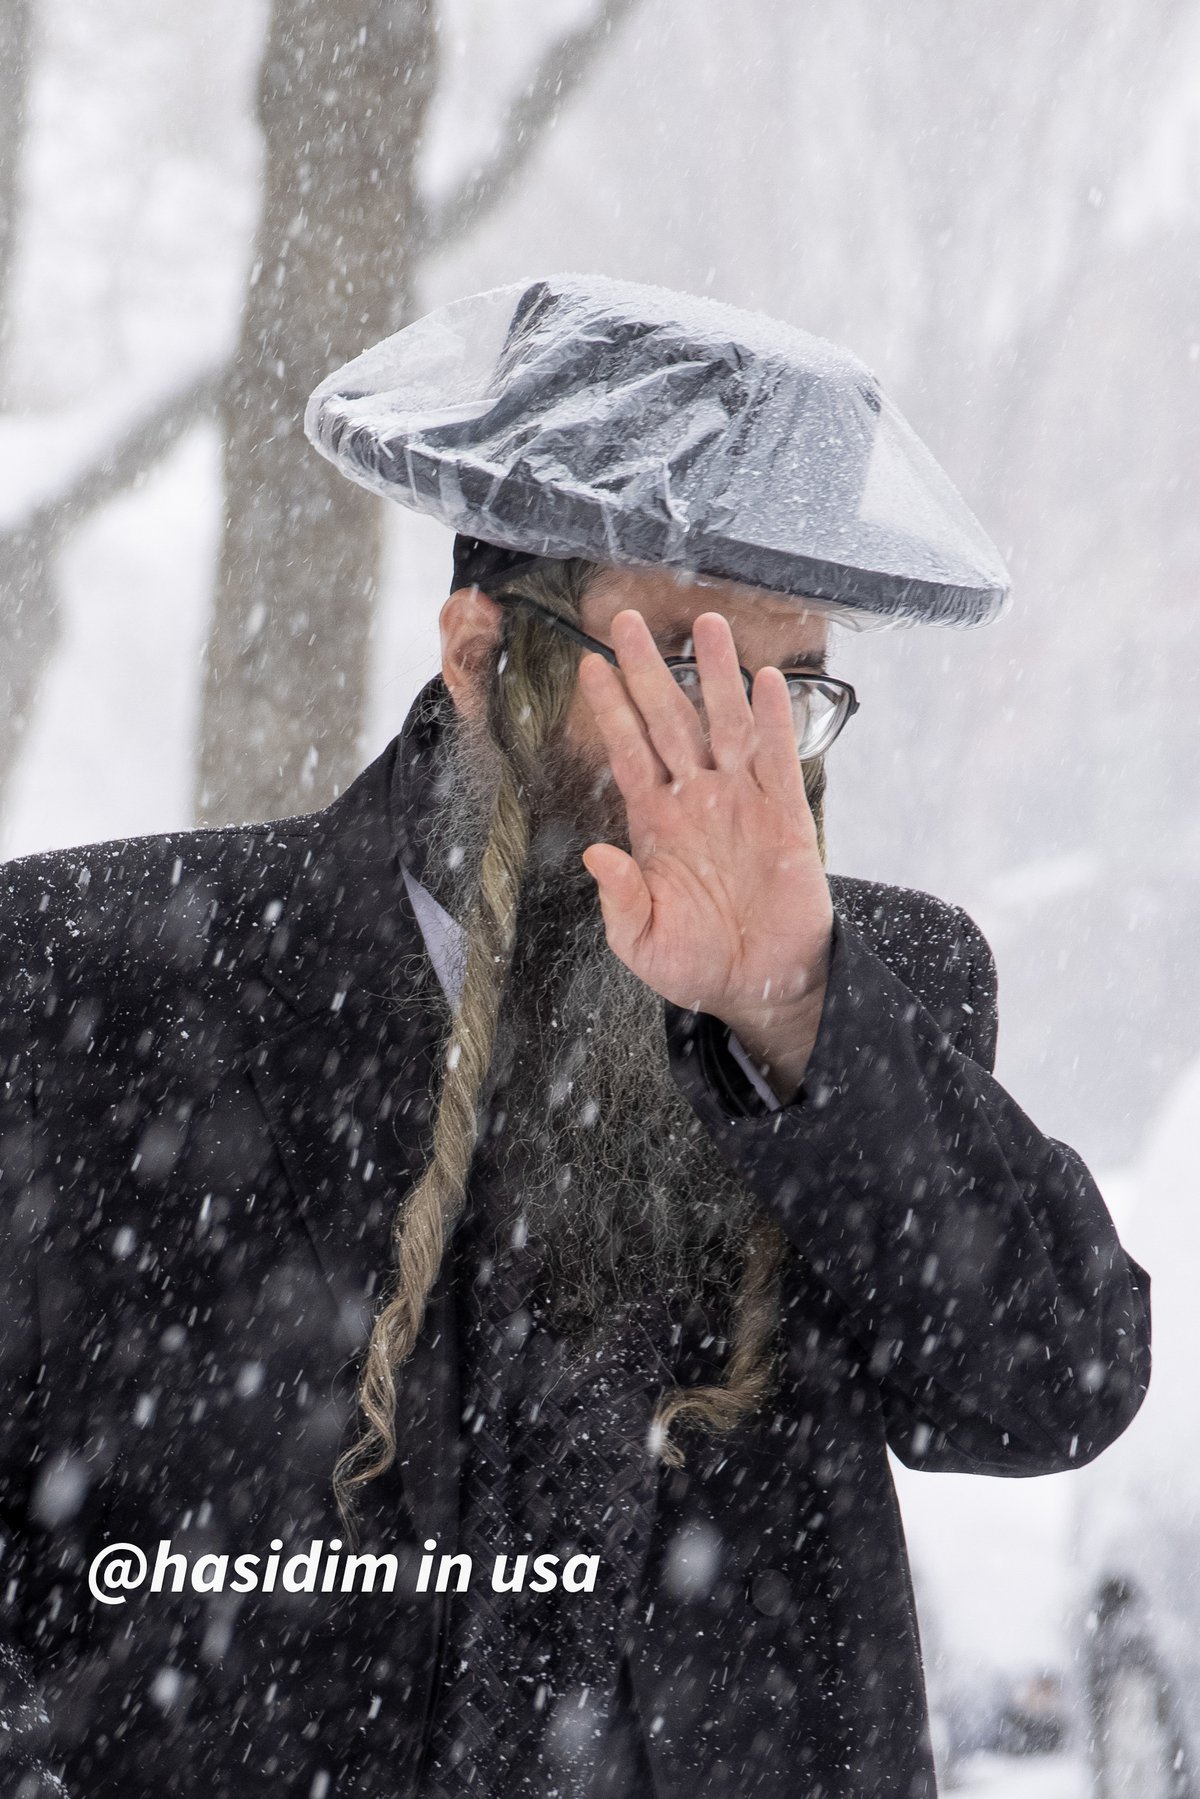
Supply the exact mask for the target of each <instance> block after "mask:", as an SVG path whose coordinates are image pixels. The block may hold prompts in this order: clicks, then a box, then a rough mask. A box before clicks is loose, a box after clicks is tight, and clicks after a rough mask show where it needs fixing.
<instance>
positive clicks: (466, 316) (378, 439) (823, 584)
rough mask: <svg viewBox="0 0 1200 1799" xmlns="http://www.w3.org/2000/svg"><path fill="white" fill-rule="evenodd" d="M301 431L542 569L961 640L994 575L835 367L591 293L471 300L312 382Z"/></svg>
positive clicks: (678, 310) (627, 291)
mask: <svg viewBox="0 0 1200 1799" xmlns="http://www.w3.org/2000/svg"><path fill="white" fill-rule="evenodd" d="M305 430H306V431H307V433H308V436H309V438H310V439H311V441H312V442H313V443H314V444H315V446H316V447H317V449H318V450H320V451H321V453H322V454H323V455H325V456H327V457H328V458H329V459H330V461H332V462H333V463H335V464H336V466H337V467H338V468H339V469H340V470H341V471H342V473H343V474H345V475H348V476H349V477H350V479H351V480H353V481H357V482H359V483H360V484H361V485H362V486H364V487H368V488H370V489H371V490H372V491H373V492H375V493H379V494H383V495H385V496H386V497H388V498H390V499H394V500H398V501H400V502H401V503H402V504H403V505H406V506H413V507H416V508H417V509H418V510H419V511H421V512H428V513H431V514H433V516H434V517H436V518H438V519H440V520H441V521H442V522H443V523H444V524H446V525H449V526H450V527H451V528H452V529H454V530H455V531H460V532H464V533H466V534H468V535H470V536H473V537H479V538H483V539H485V540H486V541H487V542H489V543H494V544H499V545H502V546H503V547H505V548H507V549H512V550H520V551H525V552H527V553H529V554H534V555H541V556H586V557H588V558H589V559H591V560H594V561H598V562H604V563H609V564H613V565H616V566H622V567H624V566H632V567H637V566H646V565H655V564H665V565H667V566H670V567H674V568H679V569H687V570H691V571H692V572H694V573H696V574H701V575H708V576H710V577H714V578H718V579H724V580H731V581H740V582H746V583H749V584H750V585H752V586H757V587H764V588H770V589H772V590H773V591H775V592H777V593H787V594H794V595H796V596H797V597H798V598H803V597H811V598H814V599H822V600H826V601H832V602H835V603H840V604H842V605H850V606H853V607H855V608H856V609H860V610H862V611H864V612H867V613H872V614H874V615H876V617H878V618H880V619H891V620H895V621H897V622H899V621H901V620H909V621H916V622H923V623H939V624H962V625H975V624H983V623H986V622H987V621H988V620H990V619H992V618H995V617H996V616H997V615H998V614H999V613H1000V612H1001V611H1002V610H1003V608H1004V605H1005V602H1006V600H1007V596H1008V585H1009V584H1008V575H1007V572H1006V570H1005V567H1004V564H1003V562H1002V561H1001V558H1000V555H999V553H998V552H997V550H996V549H995V547H994V545H993V544H992V543H991V542H990V540H989V539H988V537H987V536H986V534H985V533H984V531H983V529H982V527H981V526H980V524H979V523H978V521H977V520H976V518H975V517H974V515H973V514H972V513H971V512H970V511H969V510H968V508H967V506H966V505H965V504H964V502H963V501H962V499H961V498H960V497H959V495H958V493H957V492H956V491H955V489H954V487H953V486H952V485H951V483H950V481H949V480H948V478H947V477H946V475H945V474H944V473H943V471H942V470H941V468H940V467H939V466H938V464H937V463H936V462H935V460H934V458H933V457H932V456H931V455H930V453H929V451H928V450H927V449H926V448H925V446H924V444H923V443H922V442H921V440H920V439H919V438H918V437H917V435H916V433H915V432H914V431H913V430H912V428H911V427H910V426H909V425H908V424H907V423H906V422H905V420H904V419H903V417H902V416H901V415H900V413H899V412H898V411H897V410H896V408H895V407H894V406H893V405H892V404H891V403H890V402H889V401H888V400H887V399H886V398H885V396H884V395H883V394H882V393H881V391H880V388H879V384H878V382H877V381H876V379H875V377H874V376H873V375H872V374H871V372H870V371H869V370H868V369H867V368H866V367H865V366H864V365H863V364H862V363H861V362H859V361H858V359H857V358H856V357H854V356H852V355H850V354H849V353H848V352H847V351H845V350H842V349H839V348H838V347H837V346H836V345H834V344H831V343H828V342H826V341H825V340H824V339H823V338H819V337H812V336H810V335H809V334H808V333H807V332H804V331H799V330H796V329H794V328H793V327H791V326H787V325H783V324H780V323H777V322H776V321H775V320H772V319H768V318H765V317H763V316H762V315H760V314H757V313H749V312H743V311H740V310H739V309H737V308H735V307H732V306H725V305H722V304H721V303H719V302H717V301H714V300H708V299H699V298H695V297H692V296H690V295H686V294H676V293H670V292H668V291H667V290H665V289H663V288H655V287H643V286H640V285H636V284H634V283H631V282H623V281H611V280H607V279H604V278H601V277H596V276H579V275H564V276H554V277H549V278H546V279H540V280H535V281H524V282H520V283H516V284H514V285H512V286H507V287H498V288H493V289H491V290H490V291H489V292H487V293H481V294H473V295H471V296H470V297H469V298H467V299H463V300H457V301H455V302H453V303H452V304H451V305H448V306H444V307H441V308H440V309H439V310H438V311H436V312H432V313H430V314H428V315H427V316H426V317H425V318H423V319H419V320H418V321H417V322H416V323H415V324H413V325H410V326H408V327H407V328H406V329H405V330H403V331H399V332H397V333H396V334H395V335H394V336H393V337H389V338H386V339H385V340H384V341H383V342H382V343H378V344H376V345H375V346H374V347H373V348H371V349H369V350H366V351H364V353H363V354H362V355H361V356H358V357H356V358H355V359H354V361H353V362H349V363H347V364H346V365H345V366H344V367H343V368H341V369H338V370H336V371H335V373H333V374H332V375H330V376H329V377H328V378H327V379H326V380H325V381H323V382H322V383H321V385H320V386H319V387H318V388H317V389H316V391H315V392H314V394H313V395H312V397H311V399H310V400H309V403H308V408H307V412H306V415H305Z"/></svg>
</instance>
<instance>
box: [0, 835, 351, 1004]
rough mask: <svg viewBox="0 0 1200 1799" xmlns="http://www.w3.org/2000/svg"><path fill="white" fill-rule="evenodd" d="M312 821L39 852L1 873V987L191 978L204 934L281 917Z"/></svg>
mask: <svg viewBox="0 0 1200 1799" xmlns="http://www.w3.org/2000/svg"><path fill="white" fill-rule="evenodd" d="M315 817H316V815H304V816H300V817H297V818H291V819H283V820H276V821H273V822H270V823H266V824H253V825H241V826H234V827H228V828H221V829H213V830H207V829H196V830H188V831H177V832H168V833H163V834H161V835H154V836H146V837H127V838H119V839H114V840H113V841H111V842H107V843H90V844H83V845H81V846H79V847H77V848H71V849H60V850H48V851H43V852H40V853H38V854H36V855H30V856H23V857H19V858H17V859H15V860H13V861H10V862H6V863H4V864H0V940H2V941H3V945H4V950H3V952H2V954H3V977H2V978H3V983H4V985H5V986H6V987H8V988H9V989H10V990H11V988H12V986H13V985H14V984H24V985H30V984H31V985H32V986H34V987H37V986H38V985H39V984H41V983H42V982H44V981H45V980H46V978H47V977H48V976H49V975H50V974H51V972H53V974H54V975H55V976H56V977H58V978H65V979H67V980H69V981H71V980H83V981H85V982H88V981H89V979H94V978H95V977H97V976H103V977H105V978H112V977H114V976H116V975H119V974H123V975H124V976H126V977H128V976H129V975H130V974H131V973H132V972H133V970H134V969H135V968H137V967H139V966H145V965H150V966H152V967H154V968H155V969H156V970H157V971H158V972H159V973H160V974H162V975H165V974H166V972H167V971H168V970H169V969H170V968H172V967H174V968H178V969H179V970H180V971H183V970H184V969H189V968H190V969H194V968H195V967H196V965H197V963H198V962H200V961H203V960H204V959H205V956H204V949H205V947H206V945H207V943H208V940H209V938H210V936H211V935H212V932H213V929H214V926H215V925H217V922H218V921H221V928H222V929H224V930H228V929H229V928H230V926H231V925H232V926H234V927H235V928H237V927H240V928H241V929H243V930H250V931H252V930H253V929H254V926H255V925H256V924H257V923H259V922H260V921H262V920H265V921H266V922H269V918H270V909H271V906H272V903H273V902H274V903H276V904H277V905H278V906H279V908H280V909H282V906H283V904H284V902H286V899H287V895H288V892H289V889H290V886H291V883H292V881H293V880H294V878H295V874H296V871H297V869H298V867H299V866H300V865H301V864H302V862H303V858H304V853H305V848H306V845H307V844H308V843H309V842H310V841H311V836H312V831H313V820H314V819H315Z"/></svg>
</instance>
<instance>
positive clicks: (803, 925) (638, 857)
mask: <svg viewBox="0 0 1200 1799" xmlns="http://www.w3.org/2000/svg"><path fill="white" fill-rule="evenodd" d="M692 635H693V643H694V646H695V656H696V661H697V664H698V668H699V675H700V683H701V692H702V696H703V702H704V715H705V717H706V718H707V724H708V730H707V735H706V732H705V726H704V719H703V718H702V717H701V714H700V712H699V710H698V709H697V708H696V707H695V706H694V705H693V703H692V702H691V700H689V699H688V697H687V695H686V694H685V693H684V692H683V691H682V690H681V688H680V687H679V686H678V685H677V684H676V682H675V681H674V679H673V678H672V676H671V674H670V671H669V670H668V669H667V667H666V664H665V663H664V662H663V659H662V657H661V656H660V654H659V651H658V646H657V645H656V644H655V642H654V639H653V637H652V636H651V633H650V629H649V627H648V625H647V624H646V621H645V619H644V618H643V617H642V615H641V614H640V613H639V612H635V611H626V612H619V613H618V614H617V615H616V617H615V618H614V619H613V622H612V643H613V648H614V650H615V651H616V653H617V658H618V661H619V665H620V667H619V670H618V669H615V668H613V667H612V666H611V664H609V663H607V662H606V661H605V660H604V658H603V657H602V656H598V655H595V654H590V655H586V656H584V658H583V660H582V663H581V665H580V671H579V680H580V687H581V690H582V692H583V694H584V697H585V698H586V700H587V701H588V703H589V705H590V706H591V708H592V711H593V713H594V715H595V718H596V723H597V726H598V729H599V731H600V734H601V737H602V739H603V742H604V746H605V749H606V751H607V753H608V758H609V763H610V765H611V768H612V772H613V778H614V780H615V781H616V783H617V786H618V788H619V789H620V792H621V794H622V797H623V798H624V801H625V810H626V815H627V817H628V821H629V841H630V847H631V849H632V854H631V855H627V854H626V853H625V852H624V851H623V850H621V849H618V848H617V847H616V845H615V844H611V843H593V844H591V845H589V847H588V849H587V850H586V851H585V852H584V856H583V861H584V864H585V866H586V867H587V869H588V870H589V872H590V873H591V874H592V876H593V877H594V879H595V881H596V883H597V886H598V889H599V896H600V905H601V910H602V913H603V917H604V926H605V933H606V935H607V938H608V943H609V947H610V948H611V949H612V951H613V953H614V954H615V955H617V956H619V957H620V959H621V961H622V962H624V963H625V964H626V966H627V967H628V968H630V969H632V971H633V972H634V974H636V975H638V976H639V977H640V979H642V980H643V981H645V982H646V984H647V986H649V987H651V988H653V990H654V991H655V992H656V993H658V994H661V995H662V997H663V998H664V999H667V1000H671V1001H672V1002H673V1003H674V1004H676V1005H679V1006H686V1007H688V1008H690V1009H692V1010H695V1011H701V1012H709V1013H712V1014H713V1015H714V1016H715V1017H717V1018H720V1019H722V1020H723V1021H724V1022H725V1023H726V1024H727V1025H729V1026H730V1027H731V1028H732V1029H733V1030H734V1031H736V1033H737V1035H738V1036H739V1038H740V1039H741V1041H742V1042H743V1044H744V1045H745V1046H746V1048H747V1049H748V1050H749V1051H750V1053H751V1054H752V1055H754V1056H755V1057H756V1058H757V1059H758V1060H760V1061H762V1062H765V1063H767V1064H769V1066H770V1070H771V1073H770V1078H771V1080H772V1084H773V1085H775V1086H776V1090H777V1091H778V1090H780V1088H781V1087H782V1088H787V1089H788V1090H789V1091H790V1089H791V1088H792V1087H793V1086H794V1085H795V1084H796V1082H797V1081H798V1080H799V1079H800V1076H801V1075H802V1074H803V1070H804V1065H805V1064H806V1062H807V1059H808V1055H809V1053H810V1051H811V1047H812V1043H813V1040H814V1039H815V1037H816V1033H817V1026H818V1024H819V1021H820V1013H821V1002H822V999H823V996H824V986H825V974H826V969H827V966H828V959H829V946H830V937H831V930H832V923H833V910H832V906H831V903H830V898H829V888H828V885H827V883H826V880H825V871H824V868H823V866H822V863H821V859H820V854H819V852H818V848H817V835H816V827H815V825H814V822H813V817H812V813H811V811H810V809H809V805H808V800H807V797H806V795H805V792H804V776H803V771H802V769H801V766H800V758H799V756H798V754H797V750H796V739H795V729H794V725H793V720H792V708H791V701H790V698H789V695H788V690H787V683H786V681H785V680H784V677H783V675H782V674H781V672H780V671H779V670H778V669H776V668H763V669H760V670H759V672H758V673H757V675H756V676H755V678H754V691H753V702H752V703H751V701H750V700H748V699H747V697H746V690H745V687H744V685H743V683H742V677H741V673H740V670H739V666H738V656H737V650H736V648H735V646H734V642H733V635H732V633H731V631H730V629H729V625H728V622H727V621H726V620H725V619H724V618H723V617H722V616H721V614H720V613H716V612H705V613H702V614H701V615H700V616H699V617H698V618H697V619H696V620H695V621H694V623H693V626H692Z"/></svg>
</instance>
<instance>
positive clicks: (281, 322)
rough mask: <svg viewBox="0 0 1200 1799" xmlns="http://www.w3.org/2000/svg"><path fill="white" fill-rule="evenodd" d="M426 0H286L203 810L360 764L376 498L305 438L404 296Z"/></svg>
mask: <svg viewBox="0 0 1200 1799" xmlns="http://www.w3.org/2000/svg"><path fill="white" fill-rule="evenodd" d="M434 53H435V31H434V20H433V8H432V0H275V5H274V9H273V14H272V19H271V27H270V31H269V34H268V40H267V48H266V55H265V57H264V62H263V69H262V78H261V85H260V93H259V108H260V117H261V120H262V126H263V131H264V135H265V141H266V167H265V176H264V198H263V211H262V218H261V222H260V225H259V231H258V241H257V246H256V256H255V264H254V269H253V272H252V274H251V277H250V283H249V287H248V290H247V294H246V301H245V310H244V313H243V319H242V333H241V341H240V344H239V348H238V353H237V357H236V361H235V365H234V368H233V371H232V373H231V377H230V380H229V385H228V389H227V393H226V396H225V400H224V404H223V409H222V410H223V418H224V427H225V524H224V540H223V544H222V549H221V557H220V568H219V573H218V582H217V593H216V598H215V604H214V614H213V619H212V625H211V630H210V634H209V640H208V649H207V657H206V667H205V679H204V698H203V711H202V721H201V745H200V757H199V779H198V793H197V812H198V815H199V816H201V817H202V818H204V819H207V820H209V821H213V822H220V821H224V820H241V819H253V818H266V817H271V816H276V815H278V814H280V813H281V812H285V811H288V810H296V809H297V808H310V807H316V806H319V805H321V804H323V803H325V802H326V801H327V800H328V799H330V798H331V797H332V796H333V795H334V794H335V793H336V792H338V791H340V789H341V788H342V787H343V786H344V785H345V783H346V782H347V780H348V779H349V777H350V776H351V774H352V773H353V772H354V771H355V768H356V766H357V749H358V745H357V737H358V730H359V723H360V720H361V717H362V714H363V707H364V700H365V691H366V674H367V642H368V635H369V631H370V622H371V610H372V603H373V598H374V593H375V586H376V581H377V572H378V563H379V553H380V528H381V518H380V507H379V505H378V502H377V501H376V500H375V499H373V498H372V497H371V496H370V495H368V494H366V493H364V492H363V491H362V490H361V489H358V488H356V487H353V486H352V485H351V484H350V483H349V482H347V481H346V480H344V479H343V478H342V477H341V476H340V475H338V474H337V473H336V472H335V471H334V470H333V469H332V468H331V467H330V465H329V464H328V463H327V462H325V461H323V460H322V458H320V457H319V456H318V455H317V454H316V453H315V452H314V451H313V450H312V449H311V448H310V447H309V446H308V444H307V442H306V440H305V438H304V434H303V430H302V417H303V411H304V403H305V400H306V398H307V396H308V394H309V392H310V390H311V389H312V388H313V386H315V384H316V383H317V382H318V381H319V380H320V379H321V377H322V376H323V375H325V374H326V373H327V372H328V371H329V370H330V369H332V368H335V367H337V366H338V364H340V363H342V362H345V361H346V360H347V359H348V358H349V357H350V356H352V355H354V354H355V353H356V352H357V351H358V350H360V349H362V348H363V347H364V346H366V345H367V344H369V343H372V342H373V341H374V340H375V339H377V338H379V337H381V336H384V335H385V334H386V333H387V332H388V331H391V330H395V329H397V328H398V327H399V326H400V325H401V324H402V323H403V322H404V319H405V317H406V316H407V313H408V310H409V305H410V296H411V286H412V276H413V268H414V264H415V261H416V258H417V257H418V256H419V254H420V247H419V245H418V243H417V218H418V204H419V203H418V199H417V193H416V158H417V151H418V148H419V145H420V139H421V130H422V125H423V122H424V117H425V112H426V108H427V105H428V102H429V98H430V95H431V92H432V88H433V81H434Z"/></svg>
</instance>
